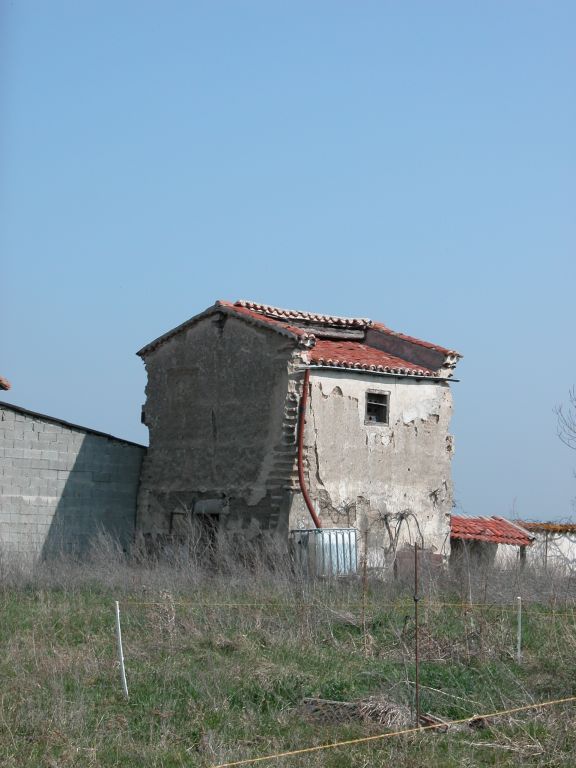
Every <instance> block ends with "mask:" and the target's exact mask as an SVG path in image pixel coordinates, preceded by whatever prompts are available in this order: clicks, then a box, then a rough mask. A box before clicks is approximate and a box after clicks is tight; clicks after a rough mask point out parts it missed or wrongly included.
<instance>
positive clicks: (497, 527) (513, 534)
mask: <svg viewBox="0 0 576 768" xmlns="http://www.w3.org/2000/svg"><path fill="white" fill-rule="evenodd" d="M450 538H452V539H464V540H467V541H487V542H490V543H491V544H513V545H515V546H517V547H527V546H530V544H532V542H533V541H534V538H535V537H534V536H532V535H530V533H529V532H528V531H526V530H525V529H524V528H522V526H520V525H518V523H513V522H511V521H510V520H505V519H504V518H503V517H460V516H459V515H452V517H451V519H450Z"/></svg>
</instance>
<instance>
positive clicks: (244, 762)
mask: <svg viewBox="0 0 576 768" xmlns="http://www.w3.org/2000/svg"><path fill="white" fill-rule="evenodd" d="M570 701H576V696H569V697H568V698H566V699H555V700H554V701H544V702H541V703H540V704H526V705H525V706H522V707H512V708H511V709H503V710H501V711H500V712H490V713H488V714H485V715H472V717H463V718H462V719H461V720H448V721H446V722H442V723H434V724H433V725H424V726H421V727H418V728H405V729H404V730H402V731H392V732H391V733H379V734H378V735H377V736H363V737H362V738H360V739H349V740H348V741H336V742H334V743H333V744H320V745H319V746H317V747H305V748H304V749H293V750H291V751H290V752H277V753H275V754H273V755H265V756H264V757H251V758H248V759H247V760H235V761H234V762H232V763H220V764H219V765H213V766H212V768H232V766H237V765H248V764H250V763H260V762H263V761H264V760H277V759H278V758H280V757H293V756H294V755H304V754H307V753H309V752H319V751H320V750H322V749H334V748H336V747H348V746H351V745H352V744H365V743H366V742H369V741H377V740H378V739H389V738H391V737H392V736H404V735H406V734H409V733H420V732H421V731H430V730H433V729H435V728H445V727H446V726H448V725H460V724H462V723H469V722H471V721H472V720H478V719H480V718H483V719H487V718H489V717H499V716H501V715H510V714H513V713H514V712H525V711H526V710H528V709H537V708H539V707H551V706H552V705H554V704H567V703H568V702H570Z"/></svg>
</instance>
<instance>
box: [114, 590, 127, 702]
mask: <svg viewBox="0 0 576 768" xmlns="http://www.w3.org/2000/svg"><path fill="white" fill-rule="evenodd" d="M116 640H117V642H118V661H119V662H120V679H121V680H122V691H123V692H124V696H125V697H126V698H128V683H127V682H126V669H125V668H124V651H123V650H122V630H121V629H120V604H119V603H118V600H116Z"/></svg>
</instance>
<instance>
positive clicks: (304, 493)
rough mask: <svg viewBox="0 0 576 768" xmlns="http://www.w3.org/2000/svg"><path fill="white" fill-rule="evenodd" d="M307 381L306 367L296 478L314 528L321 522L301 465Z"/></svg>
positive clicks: (308, 380)
mask: <svg viewBox="0 0 576 768" xmlns="http://www.w3.org/2000/svg"><path fill="white" fill-rule="evenodd" d="M309 382H310V369H309V368H306V370H305V371H304V384H303V385H302V397H301V398H300V415H299V418H298V480H299V482H300V490H301V491H302V496H304V501H305V502H306V506H307V507H308V511H309V512H310V515H311V516H312V520H313V521H314V525H315V526H316V528H322V523H321V522H320V518H319V517H318V515H317V514H316V510H315V509H314V505H313V504H312V499H311V498H310V495H309V493H308V489H307V488H306V483H305V482H304V465H303V454H304V425H305V423H306V403H307V402H308V384H309Z"/></svg>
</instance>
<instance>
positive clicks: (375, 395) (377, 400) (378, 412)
mask: <svg viewBox="0 0 576 768" xmlns="http://www.w3.org/2000/svg"><path fill="white" fill-rule="evenodd" d="M389 411H390V393H389V392H366V424H388V414H389Z"/></svg>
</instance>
